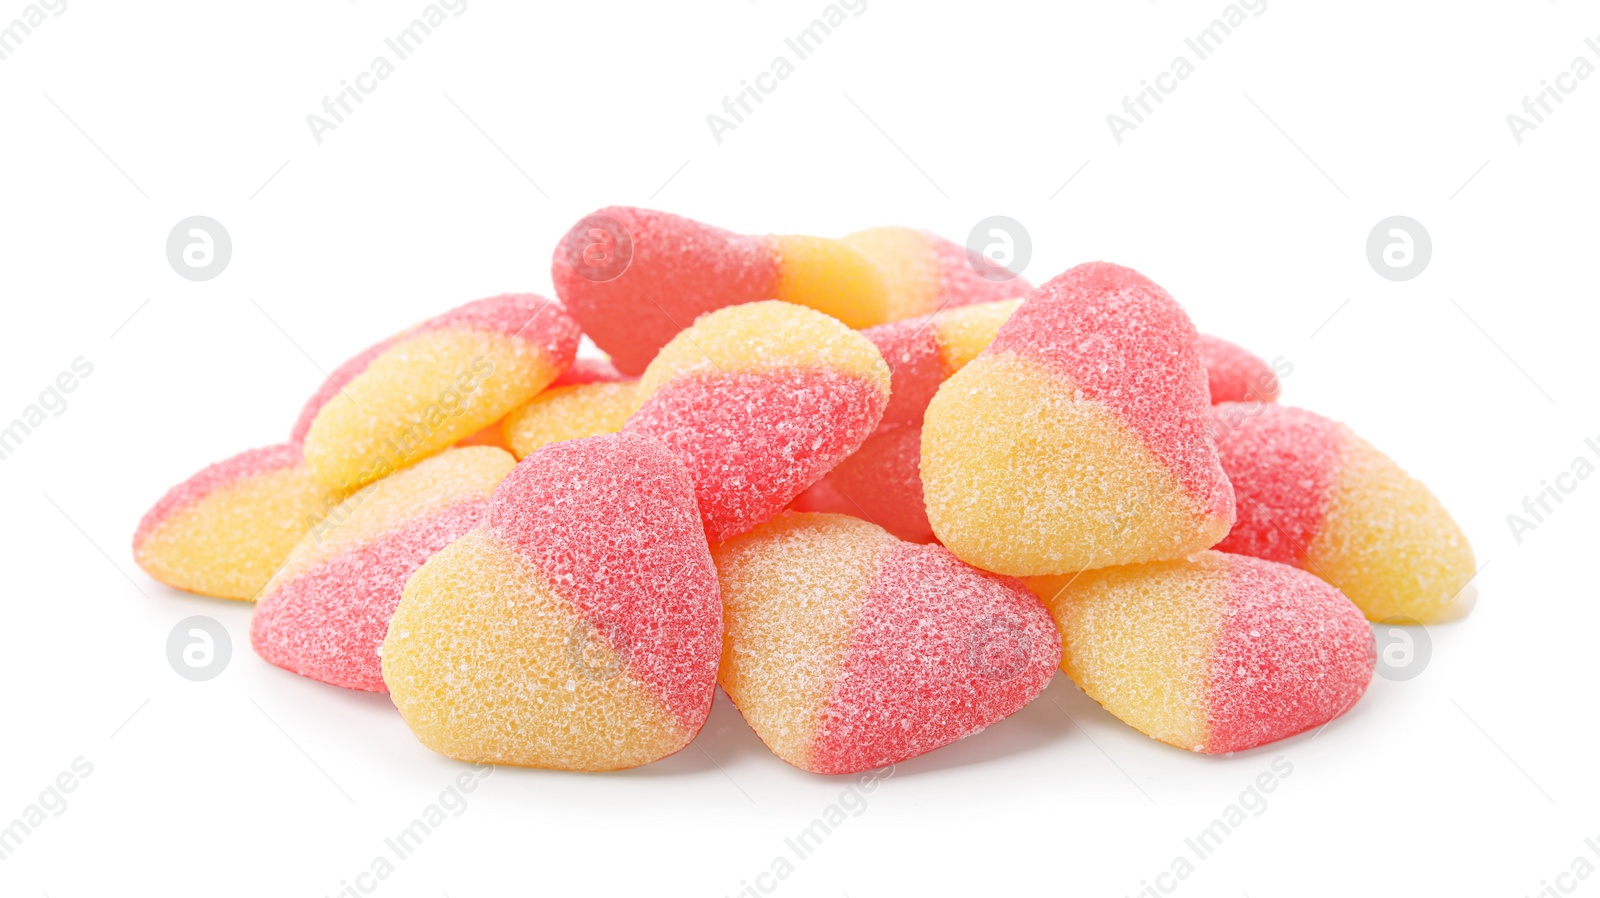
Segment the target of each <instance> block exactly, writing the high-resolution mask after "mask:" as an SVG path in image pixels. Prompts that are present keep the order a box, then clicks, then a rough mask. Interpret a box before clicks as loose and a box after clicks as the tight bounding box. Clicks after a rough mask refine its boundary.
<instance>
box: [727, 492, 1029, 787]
mask: <svg viewBox="0 0 1600 898" xmlns="http://www.w3.org/2000/svg"><path fill="white" fill-rule="evenodd" d="M712 555H713V557H714V558H715V560H716V564H717V572H718V575H719V577H720V579H721V583H722V599H723V608H724V612H723V613H724V626H725V632H724V636H723V647H722V668H721V674H720V675H719V681H720V682H721V684H722V688H723V689H724V690H725V691H726V692H727V693H728V697H729V698H731V699H733V703H734V704H735V705H736V706H737V707H738V708H739V711H740V713H742V714H743V715H744V718H745V720H746V721H747V722H749V724H750V726H751V727H752V728H753V729H754V730H755V731H756V734H757V735H758V736H760V737H761V740H762V741H763V742H765V743H766V744H767V747H768V748H771V749H772V751H773V753H774V754H776V755H777V756H778V757H780V758H782V759H783V760H785V761H788V762H789V763H790V764H793V765H794V766H796V767H799V768H800V769H802V770H809V771H811V772H813V773H852V772H857V771H862V770H868V769H871V768H875V767H881V766H884V765H887V764H893V763H896V762H899V761H903V760H905V759H907V758H911V757H915V756H917V755H920V754H922V753H924V752H928V751H932V750H933V749H936V748H938V747H940V746H942V745H947V744H949V743H951V742H954V741H956V740H958V739H962V738H965V737H966V736H970V735H972V734H973V733H976V732H978V731H979V730H982V729H984V728H985V727H988V726H990V725H991V724H994V723H997V722H998V721H1000V720H1002V719H1004V718H1005V717H1007V716H1008V715H1010V714H1012V713H1013V712H1015V711H1017V710H1019V709H1020V708H1022V706H1024V705H1026V704H1027V703H1028V702H1029V701H1031V700H1032V699H1033V698H1034V696H1036V695H1038V694H1039V693H1040V692H1041V691H1043V689H1044V688H1045V686H1047V685H1048V684H1049V682H1050V679H1051V677H1052V676H1053V675H1054V673H1055V666H1056V664H1057V663H1058V662H1059V661H1060V658H1061V644H1060V640H1059V638H1058V636H1057V633H1056V630H1055V627H1053V626H1052V625H1051V621H1050V617H1049V615H1048V614H1047V613H1046V611H1045V609H1044V608H1043V607H1042V606H1041V605H1040V604H1039V602H1038V601H1037V600H1036V599H1035V598H1034V597H1033V596H1032V595H1030V594H1029V593H1028V591H1027V590H1026V589H1024V588H1023V586H1022V584H1021V583H1019V582H1018V581H1016V580H1014V579H1012V578H1010V577H1001V576H997V575H994V574H988V573H985V572H983V571H979V570H977V569H976V568H972V567H968V566H967V565H965V564H962V563H961V562H960V561H959V560H957V559H956V557H955V556H953V555H951V554H950V553H949V552H947V551H945V550H944V549H942V548H940V547H938V546H922V545H914V544H911V543H905V542H901V541H900V540H897V539H895V538H894V537H893V536H890V535H889V534H888V533H886V532H884V530H882V529H881V528H879V527H875V526H873V525H872V524H869V523H867V522H866V521H861V520H858V519H856V518H851V517H847V516H844V515H828V514H799V513H796V512H786V513H784V514H783V515H781V516H779V517H778V518H776V519H774V520H772V521H769V522H767V523H766V524H763V525H761V526H760V527H757V528H756V529H755V530H753V531H751V532H750V533H747V534H745V535H743V536H740V537H738V538H736V539H733V540H730V541H728V542H726V543H723V544H721V545H719V546H717V547H715V548H714V549H713V552H712Z"/></svg>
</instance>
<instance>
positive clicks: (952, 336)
mask: <svg viewBox="0 0 1600 898" xmlns="http://www.w3.org/2000/svg"><path fill="white" fill-rule="evenodd" d="M1021 307H1022V300H1020V299H1008V300H1002V301H999V302H983V303H975V304H973V305H967V306H961V307H959V308H953V309H946V310H944V311H941V312H935V313H934V314H933V315H931V316H929V317H930V318H931V319H932V320H933V331H934V334H935V335H936V336H937V338H938V341H939V359H940V360H941V361H942V362H943V363H944V370H945V372H946V376H948V375H950V374H954V373H956V372H957V371H960V370H961V369H962V368H963V367H965V366H966V364H967V363H968V362H970V361H972V360H973V359H975V358H977V357H978V356H979V355H981V354H982V353H983V351H984V350H985V349H988V348H989V344H990V343H993V342H994V338H995V336H997V335H998V334H999V333H1000V328H1001V326H1003V325H1004V324H1005V323H1006V322H1007V321H1009V320H1010V319H1011V315H1012V313H1014V312H1016V310H1017V309H1019V308H1021Z"/></svg>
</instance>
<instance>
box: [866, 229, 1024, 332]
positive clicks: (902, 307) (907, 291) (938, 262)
mask: <svg viewBox="0 0 1600 898" xmlns="http://www.w3.org/2000/svg"><path fill="white" fill-rule="evenodd" d="M842 240H843V242H844V243H845V244H847V245H849V246H850V247H851V248H853V249H855V250H856V251H857V252H859V253H861V254H862V255H863V256H866V257H867V259H868V260H870V261H871V262H872V264H873V265H874V266H876V267H877V269H878V273H879V275H880V276H881V277H882V278H883V283H884V286H885V287H886V288H887V290H888V297H889V299H888V313H887V317H886V318H885V319H884V320H886V321H896V320H899V319H901V318H910V317H911V316H913V315H926V314H928V313H930V312H934V311H937V310H939V309H945V308H955V307H957V306H965V305H971V304H972V303H982V302H994V301H996V300H1004V299H1013V298H1016V297H1020V296H1026V295H1027V294H1028V293H1029V292H1030V291H1032V290H1033V285H1031V284H1029V283H1028V282H1027V281H1025V280H1023V279H1022V278H1020V277H1018V276H1017V275H1015V274H1013V273H1012V272H1010V271H1007V270H1005V269H1004V268H996V267H992V266H991V263H989V262H988V260H986V259H983V258H981V257H975V256H974V255H973V254H972V253H969V252H968V251H967V248H966V247H964V246H961V245H960V244H957V243H952V242H950V241H949V240H946V239H944V238H943V237H940V236H939V235H937V234H934V233H930V232H928V231H919V230H916V229H915V228H902V227H881V228H868V229H867V230H865V231H857V232H855V233H854V234H847V235H845V237H844V238H842ZM975 258H976V262H974V259H975ZM976 266H984V267H983V268H982V269H981V270H982V271H983V272H985V273H980V269H979V268H978V267H976Z"/></svg>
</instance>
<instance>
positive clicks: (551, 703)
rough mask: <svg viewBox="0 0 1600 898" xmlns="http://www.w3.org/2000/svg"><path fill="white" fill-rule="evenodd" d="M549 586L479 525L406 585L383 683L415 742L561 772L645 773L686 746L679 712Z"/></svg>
mask: <svg viewBox="0 0 1600 898" xmlns="http://www.w3.org/2000/svg"><path fill="white" fill-rule="evenodd" d="M617 658H618V653H617V650H616V649H615V648H614V647H613V646H611V645H610V644H609V643H608V641H607V639H606V636H605V634H604V633H602V632H597V631H596V630H595V629H594V628H593V626H592V625H591V624H590V623H589V622H588V621H587V620H586V619H585V618H584V617H583V615H582V614H580V613H579V612H578V611H577V610H576V609H575V608H573V607H572V605H571V603H569V602H568V601H566V600H565V599H564V598H563V596H562V593H561V592H560V591H558V590H557V589H556V587H555V586H554V585H553V584H551V582H550V581H549V579H548V578H547V577H546V576H544V575H543V574H541V573H540V572H539V571H537V570H536V569H534V568H533V567H532V566H531V565H529V564H528V563H527V562H526V561H524V560H523V559H522V558H521V556H520V555H519V554H518V553H517V552H516V550H515V549H513V548H512V547H511V546H510V545H508V544H507V543H506V542H505V541H503V540H501V539H500V538H499V537H497V536H495V535H494V534H493V533H491V532H490V531H489V530H488V529H487V528H482V527H480V528H478V529H476V530H473V531H471V532H469V533H468V534H467V535H466V536H463V537H462V538H460V539H458V540H456V541H455V542H453V543H451V544H450V545H448V546H446V547H445V548H444V549H442V550H441V551H440V552H438V553H437V554H435V555H434V556H433V557H432V558H430V559H429V560H428V562H427V563H426V564H424V565H423V566H422V567H421V568H419V569H418V570H417V572H416V573H415V574H413V575H412V577H411V579H410V580H409V581H408V582H407V583H406V590H405V595H404V597H403V598H402V599H401V600H400V605H399V606H398V607H397V608H396V609H395V613H394V617H393V618H392V619H391V620H390V621H389V634H388V636H387V637H386V638H385V639H384V642H383V681H384V683H385V684H386V685H387V686H388V687H389V693H390V696H391V698H392V699H393V700H394V703H395V707H396V708H397V709H399V711H400V716H401V717H402V718H404V720H405V721H406V725H407V726H409V727H410V728H411V732H412V733H413V734H414V735H416V737H417V739H418V741H420V742H422V744H424V745H426V746H427V747H428V748H430V749H432V750H434V751H436V752H439V753H440V754H442V755H445V756H447V757H451V758H456V759H457V760H462V761H473V762H485V763H491V764H512V765H516V766H520V767H544V768H553V769H559V770H618V769H622V768H627V767H636V766H638V765H640V764H648V763H649V762H651V761H654V760H656V759H658V758H662V757H665V756H666V755H669V754H671V753H673V752H674V751H677V750H678V749H679V748H682V747H683V746H684V745H686V744H688V741H689V739H690V738H691V737H692V734H691V733H685V732H684V731H683V730H682V728H681V727H680V726H679V724H678V722H677V720H676V719H675V717H674V716H673V714H672V712H671V711H670V710H668V709H667V708H666V707H665V706H664V705H662V704H661V703H660V702H658V701H656V700H655V699H654V697H652V696H651V695H650V693H649V690H648V689H646V687H645V686H644V685H642V684H640V683H639V682H638V681H637V680H635V679H634V678H633V677H631V676H628V675H626V674H625V673H621V672H614V671H615V668H616V665H617Z"/></svg>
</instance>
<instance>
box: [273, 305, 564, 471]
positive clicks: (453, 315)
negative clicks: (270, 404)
mask: <svg viewBox="0 0 1600 898" xmlns="http://www.w3.org/2000/svg"><path fill="white" fill-rule="evenodd" d="M577 346H578V326H577V325H576V324H575V323H574V322H573V321H572V319H571V318H569V317H567V315H566V313H565V312H564V311H562V309H561V307H560V306H558V305H556V304H555V303H553V302H551V301H550V300H548V299H544V298H542V297H539V296H535V295H533V294H505V295H503V296H495V297H491V298H489V299H482V300H478V301H476V302H470V303H467V304H466V305H464V306H460V307H458V308H455V309H452V310H450V311H449V312H446V313H444V314H443V315H440V316H438V317H437V318H434V319H432V320H430V321H426V322H424V323H422V324H420V325H418V326H416V327H414V328H412V329H411V330H409V331H406V332H405V333H403V334H400V335H399V336H397V337H393V338H391V339H389V340H386V341H384V342H383V343H380V344H378V346H375V347H373V348H371V349H368V350H366V351H364V352H362V353H361V354H360V355H358V356H357V357H356V358H355V359H352V360H351V362H348V363H346V364H345V365H342V366H340V368H339V369H337V370H336V371H335V372H334V375H333V376H330V377H329V380H328V383H325V384H324V385H323V388H322V389H321V390H320V391H319V392H318V393H317V395H316V396H313V397H312V400H311V403H308V405H307V409H306V411H304V412H302V413H301V421H302V422H305V421H307V420H309V423H308V424H306V425H305V431H304V432H305V455H306V464H307V465H308V466H309V467H310V469H311V473H312V475H313V476H315V477H316V478H317V479H318V480H319V481H321V482H322V483H324V484H328V485H330V486H338V487H341V488H345V489H355V488H356V487H359V486H362V485H364V484H367V483H371V482H372V481H374V480H377V479H378V478H380V477H384V476H386V475H388V474H390V473H392V472H394V471H397V470H399V469H401V468H403V467H405V466H407V465H410V464H414V463H415V462H417V461H420V460H421V459H424V458H427V457H428V456H430V455H433V454H435V453H437V452H440V451H442V450H443V449H445V448H446V447H448V446H450V445H451V444H453V443H455V442H457V441H459V440H462V439H465V438H467V437H470V436H472V435H473V434H474V433H477V432H478V431H480V430H482V429H483V428H484V427H487V426H488V425H490V424H492V423H494V422H496V421H498V420H500V419H501V418H503V417H504V416H505V415H506V413H507V412H510V411H511V410H512V409H514V408H516V407H518V406H520V405H522V404H523V403H525V402H527V401H528V400H530V399H532V398H533V397H534V395H535V394H537V393H538V392H539V391H540V390H542V389H544V388H545V386H546V385H548V384H549V383H550V382H551V381H553V380H555V379H556V377H557V376H558V375H560V374H561V372H562V371H564V370H566V368H567V366H568V365H570V364H572V358H573V354H574V353H575V352H576V351H577ZM313 404H314V405H315V411H312V410H311V409H312V405H313ZM297 430H298V426H297Z"/></svg>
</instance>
